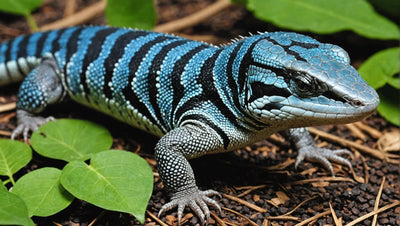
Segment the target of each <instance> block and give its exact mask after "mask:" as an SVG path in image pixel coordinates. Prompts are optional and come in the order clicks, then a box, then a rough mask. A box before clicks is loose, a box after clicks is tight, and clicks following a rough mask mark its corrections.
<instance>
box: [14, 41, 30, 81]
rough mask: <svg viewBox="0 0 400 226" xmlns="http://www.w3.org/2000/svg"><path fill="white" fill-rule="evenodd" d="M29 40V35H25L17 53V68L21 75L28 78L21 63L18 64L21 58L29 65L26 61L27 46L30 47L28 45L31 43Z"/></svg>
mask: <svg viewBox="0 0 400 226" xmlns="http://www.w3.org/2000/svg"><path fill="white" fill-rule="evenodd" d="M29 38H30V36H29V35H25V36H24V38H23V39H22V40H21V41H20V42H19V44H18V47H17V48H18V52H17V59H16V60H17V61H16V62H17V67H18V71H19V74H20V75H25V76H26V74H25V72H24V70H22V68H21V65H19V62H18V59H19V58H24V60H25V62H26V63H28V62H27V60H26V57H27V56H26V55H27V54H26V49H27V48H26V47H27V45H28V43H29Z"/></svg>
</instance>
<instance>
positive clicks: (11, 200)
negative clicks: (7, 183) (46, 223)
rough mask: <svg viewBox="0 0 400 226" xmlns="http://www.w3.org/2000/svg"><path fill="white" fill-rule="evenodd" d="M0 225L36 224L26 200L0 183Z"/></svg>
mask: <svg viewBox="0 0 400 226" xmlns="http://www.w3.org/2000/svg"><path fill="white" fill-rule="evenodd" d="M0 225H24V226H34V225H35V224H34V223H33V221H32V220H31V219H30V218H29V215H28V209H27V208H26V205H25V203H24V201H23V200H22V199H21V198H20V197H19V196H18V195H16V194H13V193H11V192H9V191H7V189H6V188H5V187H4V185H3V184H2V183H0Z"/></svg>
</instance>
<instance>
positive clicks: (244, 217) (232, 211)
mask: <svg viewBox="0 0 400 226" xmlns="http://www.w3.org/2000/svg"><path fill="white" fill-rule="evenodd" d="M221 208H222V209H224V210H226V211H229V212H231V213H234V214H236V215H238V216H240V217H241V218H243V219H245V220H246V221H247V222H249V223H250V224H251V225H254V226H258V224H256V223H254V221H252V220H250V219H249V218H248V217H246V216H245V215H243V214H241V213H239V212H237V211H234V210H231V209H228V208H226V207H221Z"/></svg>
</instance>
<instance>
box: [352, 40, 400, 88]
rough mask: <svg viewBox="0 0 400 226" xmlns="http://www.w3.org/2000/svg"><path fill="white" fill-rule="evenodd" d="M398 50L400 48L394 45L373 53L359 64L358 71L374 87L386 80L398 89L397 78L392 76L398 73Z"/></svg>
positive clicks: (379, 85) (399, 64)
mask: <svg viewBox="0 0 400 226" xmlns="http://www.w3.org/2000/svg"><path fill="white" fill-rule="evenodd" d="M399 51H400V48H399V47H396V48H390V49H386V50H382V51H380V52H378V53H375V54H374V55H372V56H371V57H370V58H368V59H367V60H366V61H365V62H364V63H363V64H362V65H361V66H360V68H359V69H358V72H359V73H360V75H361V76H362V77H363V78H364V79H365V81H366V82H367V83H368V84H369V85H370V86H371V87H372V88H374V89H378V88H380V87H382V86H384V85H385V84H386V83H388V82H390V84H391V85H392V86H393V87H395V88H397V89H398V88H399V78H398V77H394V76H395V75H397V74H398V73H399V67H400V63H399V61H400V57H399Z"/></svg>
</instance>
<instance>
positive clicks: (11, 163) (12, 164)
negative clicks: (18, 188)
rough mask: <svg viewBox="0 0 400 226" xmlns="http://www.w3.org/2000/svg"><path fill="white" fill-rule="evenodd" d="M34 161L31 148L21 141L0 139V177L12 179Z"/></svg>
mask: <svg viewBox="0 0 400 226" xmlns="http://www.w3.org/2000/svg"><path fill="white" fill-rule="evenodd" d="M31 159H32V150H31V148H30V147H29V146H28V145H27V144H25V143H22V142H20V141H15V140H7V139H0V175H4V176H8V177H12V175H13V174H14V173H16V172H17V171H18V170H20V169H21V168H22V167H24V166H25V165H26V164H28V162H29V161H31Z"/></svg>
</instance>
